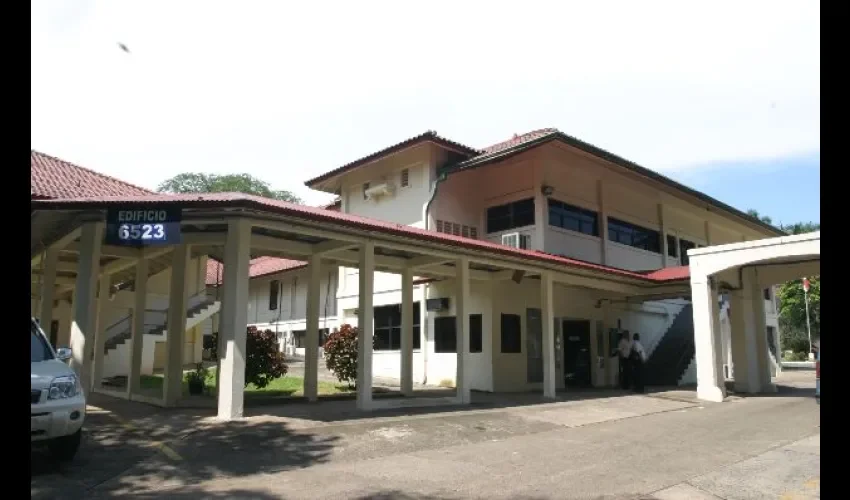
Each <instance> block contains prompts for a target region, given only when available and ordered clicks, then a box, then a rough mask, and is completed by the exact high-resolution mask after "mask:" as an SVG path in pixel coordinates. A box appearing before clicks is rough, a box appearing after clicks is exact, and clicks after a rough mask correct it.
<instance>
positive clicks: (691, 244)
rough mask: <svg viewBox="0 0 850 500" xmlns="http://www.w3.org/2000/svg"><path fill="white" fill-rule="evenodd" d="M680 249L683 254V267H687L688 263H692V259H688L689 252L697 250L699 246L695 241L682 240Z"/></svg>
mask: <svg viewBox="0 0 850 500" xmlns="http://www.w3.org/2000/svg"><path fill="white" fill-rule="evenodd" d="M679 247H680V252H681V254H682V265H683V266H687V265H688V263H689V262H690V259H689V258H688V250H690V249H692V248H697V244H696V243H694V242H693V241H688V240H685V239H681V240H679Z"/></svg>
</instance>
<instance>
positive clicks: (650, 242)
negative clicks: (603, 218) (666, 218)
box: [608, 217, 661, 253]
mask: <svg viewBox="0 0 850 500" xmlns="http://www.w3.org/2000/svg"><path fill="white" fill-rule="evenodd" d="M608 239H609V240H610V241H613V242H616V243H621V244H623V245H628V246H630V247H634V248H640V249H642V250H648V251H650V252H655V253H661V235H660V234H659V233H658V231H655V230H653V229H647V228H645V227H641V226H638V225H635V224H631V223H629V222H625V221H621V220H619V219H615V218H613V217H608Z"/></svg>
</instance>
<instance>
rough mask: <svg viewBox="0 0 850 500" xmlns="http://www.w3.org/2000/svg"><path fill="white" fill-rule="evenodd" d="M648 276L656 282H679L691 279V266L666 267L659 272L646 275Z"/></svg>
mask: <svg viewBox="0 0 850 500" xmlns="http://www.w3.org/2000/svg"><path fill="white" fill-rule="evenodd" d="M646 276H647V277H649V278H652V279H653V280H656V281H678V280H685V279H690V277H691V268H690V267H689V266H678V267H665V268H664V269H658V270H657V271H651V272H649V273H646Z"/></svg>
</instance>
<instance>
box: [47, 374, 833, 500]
mask: <svg viewBox="0 0 850 500" xmlns="http://www.w3.org/2000/svg"><path fill="white" fill-rule="evenodd" d="M805 377H806V376H804V377H803V379H801V380H802V381H800V380H794V381H792V382H793V383H790V384H788V386H794V387H796V388H790V387H788V386H786V387H780V392H779V394H777V395H774V396H765V397H749V398H733V399H732V400H731V401H730V402H726V403H721V404H701V403H695V402H693V400H688V399H687V398H674V399H670V398H667V397H658V396H653V395H627V396H618V397H591V398H586V399H582V400H575V401H562V402H556V403H549V404H537V405H528V404H523V403H522V398H520V397H517V398H516V401H518V403H515V404H506V405H504V407H497V408H476V407H473V408H469V409H461V410H458V409H447V410H444V411H442V412H439V413H435V412H409V414H408V415H390V414H386V413H380V414H374V415H367V416H365V417H364V416H363V415H362V414H358V415H357V416H349V417H346V418H338V419H332V418H313V417H312V416H311V415H312V412H310V411H305V412H301V413H299V412H298V411H297V407H295V406H290V407H288V408H290V409H288V410H285V411H284V410H281V411H278V410H277V409H275V408H262V409H256V410H255V411H254V412H253V413H252V415H253V416H251V417H250V418H247V419H244V420H242V421H240V422H232V423H227V424H222V423H213V422H212V421H209V420H202V419H201V420H199V417H201V415H194V416H184V414H183V413H180V412H172V413H169V414H168V415H170V419H171V420H170V421H169V422H171V427H169V429H171V430H170V433H169V432H165V431H162V432H160V434H159V436H158V438H159V439H160V441H165V443H166V444H167V446H168V447H169V449H170V450H172V451H173V452H174V455H173V456H169V455H168V454H166V453H164V452H162V451H160V450H159V449H158V448H156V447H152V445H150V444H147V445H146V446H147V447H144V446H142V444H141V443H142V442H143V439H142V438H143V437H144V436H145V435H151V433H152V432H154V430H155V429H157V428H158V427H157V425H158V424H157V423H156V422H158V420H157V418H161V417H162V413H161V412H159V413H156V414H153V415H151V416H145V415H142V416H140V417H138V418H134V422H135V423H136V425H137V426H139V428H143V427H144V429H145V430H144V432H141V433H140V434H141V436H142V437H140V438H139V439H140V441H139V442H138V443H136V444H132V443H133V441H132V440H127V441H126V442H127V443H129V445H128V446H130V447H131V448H132V449H131V450H128V452H132V451H139V452H140V453H141V450H144V453H143V456H142V457H141V458H139V457H138V456H133V457H132V459H128V460H124V459H123V458H122V457H123V456H124V455H122V454H121V452H120V451H119V449H120V446H116V448H115V449H114V450H113V453H112V455H111V456H112V457H113V459H112V462H121V463H122V465H123V468H118V467H114V468H113V469H115V468H118V469H120V470H119V471H117V472H116V471H115V470H109V471H106V470H101V471H99V469H98V466H97V465H96V464H94V463H92V462H93V460H91V459H90V458H86V456H87V455H86V454H85V453H81V457H79V458H81V459H82V461H83V463H84V466H82V467H79V466H78V465H73V466H70V467H68V468H66V470H65V471H60V472H59V473H55V472H50V471H48V472H46V473H43V474H40V475H34V476H33V478H32V488H31V494H32V497H33V498H36V497H45V498H46V497H50V498H81V497H83V496H85V497H86V498H108V497H112V496H125V497H126V496H129V497H158V498H161V497H167V498H286V499H297V498H310V499H315V498H340V499H343V498H351V499H395V498H398V499H461V498H559V499H560V498H642V499H647V498H657V499H659V500H669V499H676V498H684V499H700V498H730V499H738V498H741V499H743V498H781V497H782V495H784V498H819V495H820V490H819V463H820V455H819V450H820V441H819V427H818V426H819V421H820V413H819V407H818V405H817V404H816V403H815V401H814V399H813V397H812V396H813V389H812V388H811V387H812V386H813V383H812V382H813V380H812V381H811V382H810V381H808V380H807V379H806V378H805ZM811 378H812V379H813V376H812V377H811ZM677 399H681V400H677ZM313 408H315V407H313ZM119 410H120V409H119ZM314 411H315V410H314ZM166 413H168V412H166ZM123 415H125V416H127V415H128V414H127V413H123ZM157 415H159V417H158V416H157ZM283 415H286V416H283ZM104 418H105V417H104ZM128 418H129V417H128ZM193 419H194V420H193ZM190 421H191V422H193V423H192V424H191V425H188V424H187V422H190ZM178 424H181V425H183V427H181V425H178ZM187 425H188V427H189V428H190V430H189V431H186V430H185V429H186V426H187ZM145 426H148V427H145ZM181 428H182V429H184V430H183V433H182V434H181V431H180V429H181ZM93 432H96V431H93ZM186 432H189V433H188V434H186ZM100 446H102V447H103V446H107V445H106V444H102V445H100ZM94 451H95V450H91V451H89V452H88V453H89V455H88V456H89V457H91V453H93V452H94ZM131 455H132V453H131ZM99 456H100V457H103V455H99ZM175 457H177V458H175ZM75 467H76V468H75ZM103 467H104V466H101V469H102V468H103ZM92 469H94V470H92ZM63 473H64V476H63ZM92 475H94V476H96V477H97V479H96V480H94V479H89V480H85V479H82V478H89V477H90V476H92ZM57 479H60V480H61V479H66V480H68V482H67V483H66V486H65V487H64V488H46V487H45V485H48V484H54V485H55V484H58V483H61V481H58V482H57ZM72 480H77V481H78V482H77V483H73V481H72Z"/></svg>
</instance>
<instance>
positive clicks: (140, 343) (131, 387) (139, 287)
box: [127, 258, 148, 398]
mask: <svg viewBox="0 0 850 500" xmlns="http://www.w3.org/2000/svg"><path fill="white" fill-rule="evenodd" d="M133 299H134V300H133V303H134V306H133V324H132V330H131V334H130V356H129V357H130V372H129V374H128V375H127V396H128V398H132V396H133V394H138V393H139V390H140V389H141V380H140V379H139V375H140V374H141V371H142V351H143V350H144V346H145V342H144V336H145V309H147V299H148V261H147V260H146V259H144V258H141V259H139V260H138V262H136V280H135V282H134V284H133Z"/></svg>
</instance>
